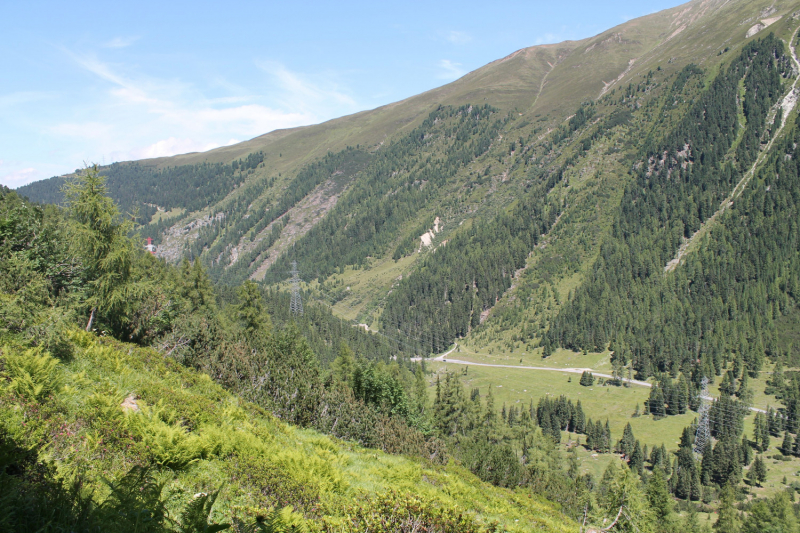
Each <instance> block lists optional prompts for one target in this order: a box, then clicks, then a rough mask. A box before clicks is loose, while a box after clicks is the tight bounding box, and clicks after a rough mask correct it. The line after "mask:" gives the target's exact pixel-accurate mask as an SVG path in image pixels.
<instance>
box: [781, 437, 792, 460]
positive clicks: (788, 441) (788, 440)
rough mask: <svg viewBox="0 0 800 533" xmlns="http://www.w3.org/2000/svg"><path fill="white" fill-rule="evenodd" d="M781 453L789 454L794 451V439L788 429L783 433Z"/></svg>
mask: <svg viewBox="0 0 800 533" xmlns="http://www.w3.org/2000/svg"><path fill="white" fill-rule="evenodd" d="M781 453H782V454H783V455H787V456H791V455H792V454H793V453H794V441H793V440H792V435H791V433H789V432H788V431H786V432H785V433H784V434H783V443H781Z"/></svg>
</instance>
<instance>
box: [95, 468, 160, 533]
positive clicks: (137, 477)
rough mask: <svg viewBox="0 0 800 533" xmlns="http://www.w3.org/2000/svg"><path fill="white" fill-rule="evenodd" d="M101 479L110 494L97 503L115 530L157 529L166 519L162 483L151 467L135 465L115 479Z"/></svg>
mask: <svg viewBox="0 0 800 533" xmlns="http://www.w3.org/2000/svg"><path fill="white" fill-rule="evenodd" d="M103 482H104V483H105V484H106V485H107V486H108V488H109V489H111V494H110V495H109V496H108V497H107V498H106V499H105V501H103V503H102V504H101V505H100V509H99V514H100V516H101V517H102V519H103V521H104V522H105V523H107V524H111V523H113V524H114V529H113V531H116V532H120V533H122V532H128V531H130V532H136V533H144V532H153V533H155V532H160V531H163V529H164V523H165V522H167V521H168V516H167V507H166V501H165V500H164V498H163V497H162V492H163V490H164V483H163V482H162V483H159V482H158V481H156V479H155V477H154V476H153V475H152V473H151V471H150V469H148V468H143V467H141V466H134V467H133V468H131V470H130V471H129V472H128V473H127V474H126V475H124V476H123V477H122V478H121V479H120V480H119V481H117V482H116V483H112V482H110V481H108V480H107V479H103Z"/></svg>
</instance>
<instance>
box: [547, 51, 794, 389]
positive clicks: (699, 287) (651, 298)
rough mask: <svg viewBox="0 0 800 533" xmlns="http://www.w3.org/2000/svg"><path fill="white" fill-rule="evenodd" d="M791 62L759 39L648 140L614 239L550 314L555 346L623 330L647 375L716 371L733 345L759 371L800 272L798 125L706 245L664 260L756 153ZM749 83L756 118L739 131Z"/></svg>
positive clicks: (594, 345) (748, 110) (600, 343)
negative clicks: (671, 266)
mask: <svg viewBox="0 0 800 533" xmlns="http://www.w3.org/2000/svg"><path fill="white" fill-rule="evenodd" d="M786 68H787V63H786V56H785V55H784V53H783V43H782V42H781V41H780V40H779V39H777V38H775V37H773V36H770V37H767V38H765V39H762V40H760V41H753V42H751V43H749V44H748V45H746V46H745V48H744V50H743V51H742V53H741V55H740V56H739V57H738V58H737V59H736V60H735V61H733V62H732V63H731V64H730V65H729V66H728V67H727V68H726V69H724V70H723V71H722V72H721V73H720V74H719V75H718V76H717V77H716V78H715V80H714V81H713V82H712V83H711V85H710V87H709V88H708V89H707V90H706V91H705V92H703V93H702V95H701V96H700V97H699V98H698V99H696V100H695V103H694V105H693V106H692V108H691V110H690V111H689V113H688V114H687V115H686V116H685V117H684V118H683V119H682V121H681V122H680V123H678V124H677V125H676V126H675V127H674V128H673V129H672V130H671V131H669V132H668V133H667V135H666V136H665V137H664V138H663V139H660V140H650V141H648V145H647V146H645V147H644V148H643V151H642V157H641V159H640V160H639V162H637V163H636V164H635V165H634V169H633V171H632V173H633V176H632V177H633V180H634V182H633V183H632V184H631V185H630V186H628V187H627V188H626V190H625V194H624V198H623V199H622V202H621V208H620V212H619V215H618V217H617V219H616V221H615V223H614V227H613V231H612V237H611V238H610V239H609V240H607V241H606V242H605V243H604V244H603V245H602V249H601V252H600V257H599V259H598V260H597V262H596V263H595V265H594V268H593V270H592V273H591V274H590V276H589V279H588V280H587V282H586V283H584V285H583V286H582V287H581V288H580V289H579V290H577V291H576V294H575V297H574V298H573V300H572V301H571V302H569V303H568V304H567V305H566V306H565V307H564V308H563V310H562V311H561V312H560V314H559V316H558V318H557V319H556V320H555V321H554V322H553V323H552V326H551V327H550V329H549V330H548V333H547V343H548V344H550V345H561V346H564V347H567V348H573V349H592V350H602V349H605V347H606V346H608V344H609V342H611V341H612V340H615V342H619V343H620V344H623V343H624V345H625V346H627V347H628V348H629V352H630V357H631V358H632V359H633V364H634V367H635V369H636V370H637V372H638V373H639V374H640V375H642V376H650V375H653V373H654V372H655V371H657V370H660V371H667V370H672V371H673V372H674V371H676V370H683V371H684V372H685V373H687V374H690V373H691V375H692V377H693V380H694V381H695V382H696V383H697V382H699V380H700V378H701V377H702V376H703V375H705V376H708V377H711V376H712V375H713V374H715V373H718V372H719V369H720V368H721V362H722V360H723V358H724V357H725V356H726V354H729V353H737V354H741V356H742V357H743V359H744V362H745V364H746V366H747V369H748V371H749V372H755V371H757V370H758V369H759V368H760V366H761V362H762V360H763V357H764V353H765V352H766V351H768V350H769V349H770V346H771V343H772V342H773V340H772V338H773V337H772V335H773V333H772V331H773V330H772V329H771V327H770V322H769V321H768V320H769V319H767V321H766V322H765V321H764V317H770V316H773V312H772V310H773V309H774V310H775V313H777V314H778V315H780V314H782V313H784V312H786V311H787V310H788V309H789V303H788V296H789V295H790V294H792V291H793V290H794V289H793V287H794V280H795V279H797V276H798V272H800V263H798V262H797V260H796V257H797V256H796V246H795V244H794V243H796V242H798V240H797V237H796V235H795V233H796V232H797V225H796V224H795V223H794V220H796V219H797V217H796V215H795V214H794V211H795V210H796V207H795V199H794V196H793V192H792V191H795V190H797V184H796V183H795V181H796V176H797V169H796V167H797V158H796V157H792V159H790V160H788V159H787V158H785V157H784V154H792V153H793V152H794V148H793V144H792V143H793V142H795V141H794V137H795V136H796V135H797V133H796V131H795V132H793V133H791V134H789V135H788V136H787V137H786V138H785V140H782V141H781V145H780V146H778V147H777V148H776V149H774V150H773V152H772V153H771V154H770V158H769V160H768V162H767V163H766V164H765V165H764V166H763V167H762V172H761V173H760V176H759V178H758V179H756V180H755V181H754V183H752V184H751V185H750V186H749V187H748V188H747V190H746V191H745V193H744V194H743V195H742V197H741V198H740V199H739V200H737V201H736V202H735V203H734V206H733V208H732V209H730V210H729V211H728V212H727V213H726V214H725V216H724V217H722V222H723V224H722V225H718V226H717V227H716V228H715V229H714V230H713V231H712V238H711V240H710V241H709V242H708V244H707V245H706V246H704V247H703V248H702V250H700V251H698V252H696V253H693V254H691V255H690V256H689V257H688V259H687V260H686V262H685V263H684V264H682V265H681V266H680V267H678V268H677V269H676V270H675V271H674V272H672V273H669V274H668V275H666V276H665V275H664V267H665V265H666V264H667V263H668V262H669V261H670V260H671V259H672V258H673V257H674V256H675V253H676V251H677V249H678V246H679V245H680V243H681V239H682V238H684V237H688V236H690V235H692V234H693V233H694V232H695V231H696V230H697V229H698V228H699V227H700V224H701V223H702V222H704V221H705V220H706V219H708V218H709V217H710V216H711V215H712V214H713V213H714V212H715V210H716V209H717V207H718V206H719V204H720V202H721V201H722V199H723V198H725V197H726V196H727V195H728V194H729V193H730V192H731V190H732V189H733V187H734V185H735V184H736V183H737V182H738V180H739V178H740V177H741V176H742V175H743V173H744V172H745V171H746V170H748V168H749V166H750V165H751V164H752V162H753V161H754V159H755V157H756V155H757V154H758V151H759V147H760V139H761V138H762V135H763V134H764V128H765V121H764V117H765V116H766V113H767V111H768V110H769V107H770V106H771V105H772V104H773V103H774V102H775V101H776V99H777V98H778V97H779V92H780V89H781V79H782V76H783V75H784V74H785V73H786V72H787V71H786ZM688 74H691V73H687V75H688ZM740 81H741V82H742V83H743V84H744V87H745V99H744V102H743V104H742V113H744V115H745V118H746V120H747V125H746V128H745V130H744V132H743V133H742V139H741V141H739V140H738V139H737V131H738V130H737V113H738V107H737V94H738V87H739V83H740ZM667 100H669V98H667ZM687 146H688V149H687ZM773 171H777V172H773ZM776 175H780V176H781V177H780V180H777V179H776V178H775V176H776ZM754 237H756V238H754ZM767 265H772V266H771V267H768V266H767ZM767 308H769V309H770V311H769V312H767V311H766V309H767ZM756 309H758V311H757V310H756ZM698 358H699V359H700V362H699V363H696V360H697V359H698Z"/></svg>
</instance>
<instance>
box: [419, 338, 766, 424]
mask: <svg viewBox="0 0 800 533" xmlns="http://www.w3.org/2000/svg"><path fill="white" fill-rule="evenodd" d="M456 348H458V344H454V345H453V347H452V348H450V349H449V350H447V351H446V352H444V353H443V354H441V355H438V356H437V357H434V358H432V359H426V361H438V362H441V363H453V364H454V365H468V366H488V367H492V368H513V369H515V370H516V369H519V370H544V371H549V372H564V373H567V374H583V373H584V372H591V373H592V375H593V376H594V377H601V378H607V379H614V376H612V375H610V374H599V373H597V372H595V371H594V370H592V369H591V368H553V367H549V366H524V365H495V364H490V363H474V362H472V361H463V360H461V359H450V358H448V357H447V356H448V355H450V354H451V353H453V352H454V351H455V350H456ZM419 360H420V358H418V357H415V358H414V359H412V361H419ZM622 381H623V382H624V383H629V384H631V385H639V386H641V387H652V386H653V384H652V383H648V382H647V381H640V380H638V379H628V378H622ZM703 399H704V400H709V401H712V402H715V401H717V399H716V398H714V397H713V396H704V397H703ZM748 409H749V410H751V411H753V412H756V413H766V411H765V410H764V409H759V408H758V407H748Z"/></svg>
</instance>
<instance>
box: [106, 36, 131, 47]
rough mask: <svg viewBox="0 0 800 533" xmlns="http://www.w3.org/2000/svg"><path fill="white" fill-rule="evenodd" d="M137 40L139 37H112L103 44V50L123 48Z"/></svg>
mask: <svg viewBox="0 0 800 533" xmlns="http://www.w3.org/2000/svg"><path fill="white" fill-rule="evenodd" d="M138 40H139V37H114V38H113V39H111V40H110V41H108V42H106V43H103V48H125V47H128V46H130V45H132V44H133V43H135V42H136V41H138Z"/></svg>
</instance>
